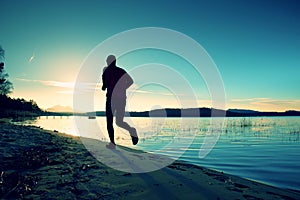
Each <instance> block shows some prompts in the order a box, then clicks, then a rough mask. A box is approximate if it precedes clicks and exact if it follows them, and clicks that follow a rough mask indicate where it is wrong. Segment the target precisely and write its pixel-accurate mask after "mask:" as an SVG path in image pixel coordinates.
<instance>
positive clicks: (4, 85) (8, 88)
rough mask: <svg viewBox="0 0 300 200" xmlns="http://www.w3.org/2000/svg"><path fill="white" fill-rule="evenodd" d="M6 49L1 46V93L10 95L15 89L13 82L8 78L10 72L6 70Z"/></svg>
mask: <svg viewBox="0 0 300 200" xmlns="http://www.w3.org/2000/svg"><path fill="white" fill-rule="evenodd" d="M4 54H5V51H4V49H3V48H2V47H1V46H0V58H1V62H0V95H8V94H10V93H12V91H13V84H12V83H11V82H10V81H9V80H8V77H9V76H8V74H7V73H6V72H5V71H4V62H2V60H4Z"/></svg>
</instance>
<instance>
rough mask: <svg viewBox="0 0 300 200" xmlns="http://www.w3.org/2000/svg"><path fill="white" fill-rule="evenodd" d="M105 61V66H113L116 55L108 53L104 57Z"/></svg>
mask: <svg viewBox="0 0 300 200" xmlns="http://www.w3.org/2000/svg"><path fill="white" fill-rule="evenodd" d="M106 63H107V66H110V65H112V66H115V65H116V57H115V56H114V55H109V56H108V57H107V58H106Z"/></svg>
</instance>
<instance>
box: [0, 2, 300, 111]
mask: <svg viewBox="0 0 300 200" xmlns="http://www.w3.org/2000/svg"><path fill="white" fill-rule="evenodd" d="M0 5H1V6H0V7H1V13H0V18H1V29H0V45H1V46H2V48H4V49H5V51H6V55H5V63H6V71H7V72H8V73H9V75H10V80H11V81H12V82H13V84H14V88H15V89H14V93H13V94H12V96H13V97H21V98H25V99H34V100H35V101H37V103H38V105H40V107H42V108H49V107H52V106H54V105H57V104H60V105H64V106H72V98H73V96H72V86H73V82H74V81H75V80H76V77H77V74H78V72H79V70H80V66H81V63H82V62H83V60H84V59H85V57H86V56H87V55H88V53H89V52H90V51H91V50H92V49H93V48H94V47H95V46H96V45H98V44H99V43H100V42H102V41H104V40H105V39H107V38H109V37H110V36H112V35H114V34H117V33H120V32H122V31H126V30H129V29H133V28H139V27H163V28H168V29H173V30H176V31H179V32H182V33H184V34H186V35H188V36H189V37H191V38H193V39H194V40H196V41H197V42H198V43H199V44H201V45H202V46H203V47H204V48H205V50H206V51H207V52H208V54H209V55H210V56H211V58H212V59H213V60H214V62H215V64H216V65H217V67H218V69H219V71H220V74H221V76H222V79H223V82H224V87H225V90H226V100H227V107H228V108H245V109H256V110H278V111H282V110H291V109H294V110H300V84H299V81H300V2H299V1H289V0H287V1H284V0H282V1H276V0H275V1H242V0H235V1H231V0H228V1H197V0H194V1H169V0H165V1H160V0H154V1H146V0H139V1H92V0H91V1H76V0H72V1H71V0H70V1H67V0H61V1H59V0H51V1H48V0H43V1H40V0H27V1H19V0H18V1H17V0H10V1H5V0H1V1H0ZM112 53H113V52H112ZM156 54H157V52H156ZM106 56H107V55H99V60H102V61H104V60H105V58H106ZM140 56H141V55H140ZM150 57H151V54H150ZM129 58H130V57H128V59H126V57H124V59H120V62H118V64H119V65H120V66H124V67H125V69H127V70H130V69H131V67H132V65H134V64H136V63H139V61H138V60H131V61H129V60H130V59H129ZM142 58H144V61H145V62H148V61H149V62H150V61H153V60H151V59H149V55H144V57H142ZM151 58H153V56H152V57H151ZM168 58H169V57H168V56H164V55H163V54H161V55H160V59H159V60H158V61H160V62H162V63H163V64H167V63H168V62H169V60H168ZM140 59H141V57H140ZM154 61H155V60H154ZM156 61H157V60H156ZM99 63H100V61H99ZM170 63H173V64H172V65H171V67H175V68H176V64H174V62H170ZM139 64H141V63H139ZM99 67H102V66H101V64H99ZM189 69H190V68H187V71H186V75H187V76H190V77H191V82H192V87H193V88H194V89H195V91H197V93H198V92H199V93H201V92H203V94H201V95H199V106H200V107H203V106H209V101H210V98H209V94H208V92H207V91H205V84H204V83H203V81H202V80H199V84H197V83H196V82H197V80H193V79H195V78H196V77H193V76H192V75H191V74H192V73H193V72H192V71H189ZM99 76H100V74H99ZM152 89H153V90H154V92H155V91H159V89H157V88H156V89H154V87H153V88H152ZM148 90H151V87H149V88H148ZM160 90H163V89H162V88H160ZM160 92H163V91H160ZM164 92H166V91H164ZM99 93H100V92H99ZM140 95H141V94H140ZM103 98H104V95H103V94H101V95H99V99H100V100H99V102H97V103H99V105H98V104H97V106H96V107H97V109H103V106H102V105H103V104H104V101H105V100H104V99H103ZM141 98H142V97H141ZM160 98H162V97H161V96H159V92H158V95H156V96H155V95H154V96H152V98H148V99H149V101H150V99H152V101H153V102H154V103H151V104H157V103H155V99H160ZM168 101H169V100H168ZM171 105H172V104H171ZM161 106H164V104H161ZM133 109H136V110H143V109H148V107H144V108H143V106H141V105H140V106H138V107H136V108H135V107H133Z"/></svg>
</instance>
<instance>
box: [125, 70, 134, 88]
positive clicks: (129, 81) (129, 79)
mask: <svg viewBox="0 0 300 200" xmlns="http://www.w3.org/2000/svg"><path fill="white" fill-rule="evenodd" d="M125 76H126V89H127V88H129V87H130V86H131V85H132V84H133V79H132V78H131V77H130V76H129V74H127V73H126V74H125Z"/></svg>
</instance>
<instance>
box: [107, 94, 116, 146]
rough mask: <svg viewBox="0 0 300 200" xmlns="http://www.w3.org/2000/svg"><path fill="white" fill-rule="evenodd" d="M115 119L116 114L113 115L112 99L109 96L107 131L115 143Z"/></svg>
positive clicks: (111, 140)
mask: <svg viewBox="0 0 300 200" xmlns="http://www.w3.org/2000/svg"><path fill="white" fill-rule="evenodd" d="M113 119H114V115H113V108H112V104H111V99H110V98H107V99H106V127H107V132H108V136H109V139H110V142H111V143H113V144H115V139H114V127H113Z"/></svg>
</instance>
